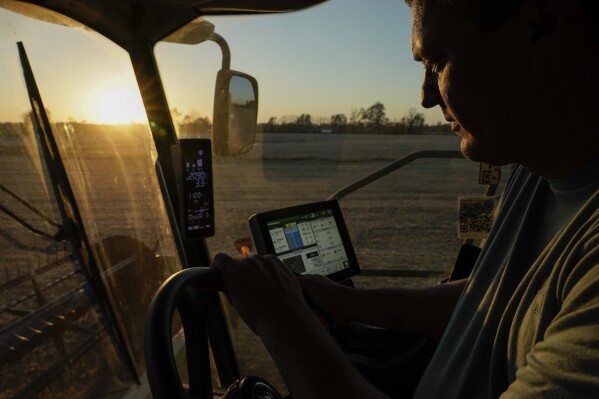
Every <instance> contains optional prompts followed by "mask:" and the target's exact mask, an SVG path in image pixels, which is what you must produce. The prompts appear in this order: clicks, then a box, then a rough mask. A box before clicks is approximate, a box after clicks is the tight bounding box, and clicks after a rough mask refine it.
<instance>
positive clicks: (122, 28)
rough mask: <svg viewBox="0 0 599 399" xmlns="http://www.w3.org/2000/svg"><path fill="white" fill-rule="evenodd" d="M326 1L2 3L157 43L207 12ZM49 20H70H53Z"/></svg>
mask: <svg viewBox="0 0 599 399" xmlns="http://www.w3.org/2000/svg"><path fill="white" fill-rule="evenodd" d="M324 1H325V0H24V1H14V0H0V6H2V7H5V8H9V9H12V10H13V11H16V12H19V13H22V14H26V15H28V16H31V17H34V18H38V19H43V20H48V17H47V16H45V15H43V13H40V12H39V11H38V10H37V9H36V8H34V7H30V6H29V4H35V5H40V6H43V7H45V8H48V9H51V10H53V11H56V12H58V13H60V14H63V15H66V16H67V17H70V18H72V19H74V20H75V21H78V22H80V23H81V24H83V25H86V26H88V27H90V28H92V29H94V30H95V31H97V32H99V33H101V34H102V35H104V36H106V37H108V38H109V39H111V40H113V41H114V42H116V43H118V44H120V45H123V46H125V45H126V44H127V43H128V42H130V41H132V40H147V41H149V42H150V43H155V42H157V41H159V40H160V39H162V38H164V37H165V36H167V35H169V34H170V33H172V32H174V31H176V30H177V29H179V28H180V27H182V26H184V25H185V24H187V23H188V22H190V21H192V20H194V19H195V18H197V17H199V16H203V15H227V14H258V13H280V12H291V11H296V10H301V9H304V8H307V7H311V6H313V5H316V4H319V3H322V2H324ZM49 22H55V23H56V22H58V23H61V22H62V23H66V22H65V21H57V20H55V19H54V20H52V21H49Z"/></svg>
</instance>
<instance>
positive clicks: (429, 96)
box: [420, 70, 443, 108]
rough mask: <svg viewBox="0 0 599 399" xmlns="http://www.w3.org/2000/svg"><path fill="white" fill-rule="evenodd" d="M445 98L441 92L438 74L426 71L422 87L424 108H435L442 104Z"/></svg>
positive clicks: (421, 100)
mask: <svg viewBox="0 0 599 399" xmlns="http://www.w3.org/2000/svg"><path fill="white" fill-rule="evenodd" d="M442 103H443V99H442V98H441V93H440V92H439V83H438V79H437V76H436V74H434V73H432V72H430V71H428V70H427V71H426V72H425V73H424V81H423V82H422V89H421V92H420V104H421V105H422V106H423V107H424V108H433V107H435V106H437V105H441V104H442Z"/></svg>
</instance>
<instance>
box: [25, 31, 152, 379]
mask: <svg viewBox="0 0 599 399" xmlns="http://www.w3.org/2000/svg"><path fill="white" fill-rule="evenodd" d="M17 47H18V48H19V56H20V59H21V67H22V69H23V75H24V77H25V85H26V87H27V93H28V94H29V102H30V104H31V110H32V111H33V114H32V122H33V125H34V128H35V132H36V133H37V135H38V140H39V143H40V147H41V152H42V154H41V155H42V158H43V160H44V162H45V164H46V167H47V169H48V174H49V176H50V182H51V183H52V188H53V190H54V196H55V198H56V202H57V205H58V209H59V211H60V215H61V217H62V221H63V226H64V232H65V235H66V236H67V238H68V239H69V241H71V243H72V245H73V248H74V249H75V251H74V252H75V255H76V256H77V258H78V261H79V264H80V265H81V266H82V269H83V271H84V272H85V273H86V275H87V278H88V280H89V282H90V284H91V286H92V287H93V290H94V293H95V295H96V297H97V300H98V302H99V305H100V307H101V309H102V311H103V312H102V313H103V315H104V319H105V320H106V321H107V322H108V323H109V325H110V328H111V329H112V332H113V334H111V337H112V338H113V340H114V341H113V342H114V343H115V345H116V347H117V348H118V351H119V352H120V353H121V354H122V355H123V360H124V361H125V367H126V368H127V370H128V371H129V373H130V374H131V377H132V379H134V380H135V381H136V382H137V383H140V380H139V374H140V373H139V372H138V370H137V364H136V362H135V360H134V359H135V358H134V355H133V353H132V351H131V346H130V345H129V342H128V339H127V335H126V334H125V332H124V331H123V326H122V324H121V323H120V322H119V319H118V314H117V312H116V310H115V308H114V304H113V302H112V300H111V297H110V295H109V294H108V287H107V286H106V283H105V282H104V281H103V279H102V276H101V271H100V269H99V267H98V264H97V263H96V260H95V259H96V258H95V256H94V254H93V253H92V251H91V246H90V243H89V241H88V238H87V234H86V232H85V228H84V225H83V219H82V218H81V214H80V213H79V208H78V207H77V201H76V200H75V194H74V193H73V190H72V187H71V183H70V181H69V178H68V175H67V172H66V170H65V167H64V164H63V162H62V157H61V156H60V152H59V151H58V145H57V144H56V140H55V138H54V133H53V132H52V127H51V125H50V121H49V119H48V114H47V112H46V109H45V108H44V104H43V102H42V96H41V94H40V92H39V89H38V87H37V83H36V81H35V77H34V75H33V70H32V69H31V65H30V64H29V59H28V58H27V53H26V52H25V46H24V45H23V43H22V42H18V43H17Z"/></svg>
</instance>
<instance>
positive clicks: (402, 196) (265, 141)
mask: <svg viewBox="0 0 599 399" xmlns="http://www.w3.org/2000/svg"><path fill="white" fill-rule="evenodd" d="M259 138H260V140H259V141H260V142H259V144H257V145H256V147H255V148H254V149H253V150H252V151H251V152H250V153H248V154H246V155H244V156H242V157H238V158H230V159H217V160H216V161H215V165H214V169H215V195H216V201H215V203H216V205H217V208H216V210H215V212H216V219H217V224H216V225H217V234H216V236H215V237H213V238H210V239H209V240H208V244H209V248H210V250H211V251H212V253H213V254H214V253H216V252H226V253H229V254H231V255H233V256H235V255H237V256H239V254H238V253H237V252H236V250H235V248H234V246H233V242H234V241H235V240H236V239H239V238H244V237H249V236H250V233H249V228H248V224H247V219H248V217H249V216H250V215H251V214H253V213H257V212H263V211H267V210H272V209H277V208H281V207H286V206H291V205H296V204H301V203H306V202H312V201H320V200H324V199H327V198H328V197H329V196H330V195H331V194H333V193H334V192H336V191H337V190H339V189H341V188H342V187H344V186H346V185H348V184H350V183H351V182H353V181H355V180H356V179H359V178H361V177H362V176H364V175H367V174H369V173H371V172H373V171H375V170H378V169H379V168H381V167H383V166H385V165H387V164H389V163H391V162H392V161H394V160H396V159H398V158H400V157H402V156H405V155H407V154H409V153H411V152H414V151H420V150H458V149H459V140H458V139H457V138H456V137H453V136H376V135H374V136H372V135H330V134H264V135H262V137H259ZM483 192H484V187H483V186H480V185H479V184H478V164H474V163H472V162H469V161H466V160H463V159H421V160H417V161H415V162H414V163H412V164H410V165H408V166H406V167H404V168H402V169H401V170H398V171H396V172H394V173H392V174H390V175H388V176H386V177H385V178H383V179H381V180H379V181H377V182H376V183H373V184H372V185H370V186H367V187H365V188H363V189H361V190H359V191H357V192H355V193H353V194H351V195H349V196H347V197H346V198H343V199H342V200H341V201H340V205H341V208H342V211H343V213H344V217H345V219H346V222H347V225H348V228H349V232H350V236H351V238H352V241H353V244H354V248H355V250H356V255H357V257H358V261H359V263H360V265H361V267H362V269H377V268H378V269H381V268H383V269H385V268H391V269H399V270H432V271H438V272H439V273H438V274H437V275H436V276H435V277H432V278H428V279H416V278H387V277H358V278H356V279H354V281H355V283H356V285H357V286H362V287H376V286H393V285H402V286H418V285H426V284H434V283H435V282H436V281H438V280H440V278H441V277H440V276H443V275H445V274H447V273H448V271H449V270H450V268H451V266H452V265H453V262H454V259H455V256H456V254H457V251H458V250H459V247H460V245H461V241H460V240H458V239H457V197H458V196H464V195H482V194H483ZM231 319H232V320H233V322H232V334H233V337H234V342H235V344H236V348H237V352H238V355H239V361H240V365H241V367H242V372H243V373H244V374H248V375H249V374H257V375H261V376H264V377H266V378H267V379H268V380H272V381H276V382H277V383H278V384H281V383H280V379H279V377H278V376H277V374H276V371H274V370H273V368H272V366H271V365H270V362H269V361H268V360H267V359H268V355H266V354H265V353H264V349H263V347H262V345H261V343H260V341H259V340H258V339H257V338H255V337H253V336H252V334H251V332H249V331H247V328H246V327H245V325H243V323H242V322H238V321H237V320H236V318H235V317H231ZM265 359H266V360H265Z"/></svg>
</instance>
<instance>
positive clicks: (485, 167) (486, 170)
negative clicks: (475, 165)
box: [478, 162, 501, 185]
mask: <svg viewBox="0 0 599 399" xmlns="http://www.w3.org/2000/svg"><path fill="white" fill-rule="evenodd" d="M500 178H501V166H493V165H489V164H488V163H484V162H481V163H480V172H479V174H478V183H479V184H494V185H497V184H499V179H500Z"/></svg>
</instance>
